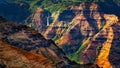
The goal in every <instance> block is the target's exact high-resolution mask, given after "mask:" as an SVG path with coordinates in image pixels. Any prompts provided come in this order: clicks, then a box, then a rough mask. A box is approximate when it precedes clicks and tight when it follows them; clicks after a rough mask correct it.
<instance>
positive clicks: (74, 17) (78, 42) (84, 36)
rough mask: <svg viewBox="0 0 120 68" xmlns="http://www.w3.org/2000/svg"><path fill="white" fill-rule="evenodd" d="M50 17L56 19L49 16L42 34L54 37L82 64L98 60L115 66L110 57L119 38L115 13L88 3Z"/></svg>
mask: <svg viewBox="0 0 120 68" xmlns="http://www.w3.org/2000/svg"><path fill="white" fill-rule="evenodd" d="M49 17H51V18H52V19H53V22H52V23H51V22H49V20H50V19H49V18H48V19H47V18H46V20H47V21H46V24H47V23H49V25H46V27H45V30H43V31H42V35H44V36H45V38H46V39H53V40H54V41H55V43H56V44H57V45H58V46H59V47H60V48H62V49H63V51H64V52H65V53H66V54H67V56H68V57H69V58H70V59H71V60H74V61H76V62H77V63H80V64H86V63H97V64H98V65H99V66H100V67H103V68H108V67H109V68H110V67H113V66H112V64H111V62H110V61H111V60H109V56H110V54H111V53H110V52H111V51H113V50H112V46H114V44H112V43H113V41H114V40H115V37H116V35H115V32H114V30H113V28H112V26H113V25H114V24H117V23H118V17H117V16H116V15H114V14H106V13H105V12H104V11H103V9H102V8H101V6H100V5H99V4H97V3H89V2H87V3H82V4H79V5H74V6H73V5H72V6H69V7H68V8H67V9H66V10H64V11H63V12H59V11H58V12H55V13H53V14H51V16H49ZM36 19H37V18H36ZM38 31H39V32H40V31H41V30H38ZM116 40H119V38H118V39H116ZM93 56H94V57H93ZM115 63H116V62H115ZM115 66H116V65H115Z"/></svg>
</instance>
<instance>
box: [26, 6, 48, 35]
mask: <svg viewBox="0 0 120 68" xmlns="http://www.w3.org/2000/svg"><path fill="white" fill-rule="evenodd" d="M49 16H50V13H49V12H48V11H45V10H44V9H42V8H40V7H38V8H37V9H36V11H35V12H34V13H32V14H31V15H30V16H28V17H27V19H26V20H25V21H24V22H25V24H26V25H28V26H29V27H33V28H34V29H35V30H37V31H38V32H40V33H43V32H44V31H45V29H46V28H47V25H48V20H49Z"/></svg>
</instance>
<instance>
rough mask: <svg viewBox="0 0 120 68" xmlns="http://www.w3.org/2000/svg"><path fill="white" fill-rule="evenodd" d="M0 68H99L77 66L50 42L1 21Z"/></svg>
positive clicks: (90, 64)
mask: <svg viewBox="0 0 120 68" xmlns="http://www.w3.org/2000/svg"><path fill="white" fill-rule="evenodd" d="M0 67H2V68H9V67H12V68H16V67H18V68H33V67H34V68H66V67H68V68H76V67H77V68H79V67H83V68H85V67H90V68H91V67H95V68H96V67H98V66H97V65H96V64H93V63H89V64H84V65H80V64H77V63H76V62H74V61H71V60H70V59H68V57H67V56H66V54H65V53H64V52H63V50H62V49H61V48H59V47H58V46H57V45H56V44H55V43H54V42H53V41H52V40H46V39H45V38H44V37H43V36H42V35H41V34H40V33H38V32H37V31H35V30H34V29H32V28H30V27H27V26H25V25H19V24H15V23H13V22H9V21H7V20H5V19H4V18H0Z"/></svg>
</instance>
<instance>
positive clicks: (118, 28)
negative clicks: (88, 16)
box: [108, 22, 120, 68]
mask: <svg viewBox="0 0 120 68" xmlns="http://www.w3.org/2000/svg"><path fill="white" fill-rule="evenodd" d="M112 28H113V32H114V39H113V41H112V46H111V50H110V54H109V57H108V58H109V60H110V62H111V64H112V65H113V67H115V68H119V67H120V63H119V61H120V58H118V56H120V54H119V53H120V49H119V48H120V46H119V45H120V22H118V23H117V24H115V25H113V26H112Z"/></svg>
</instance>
